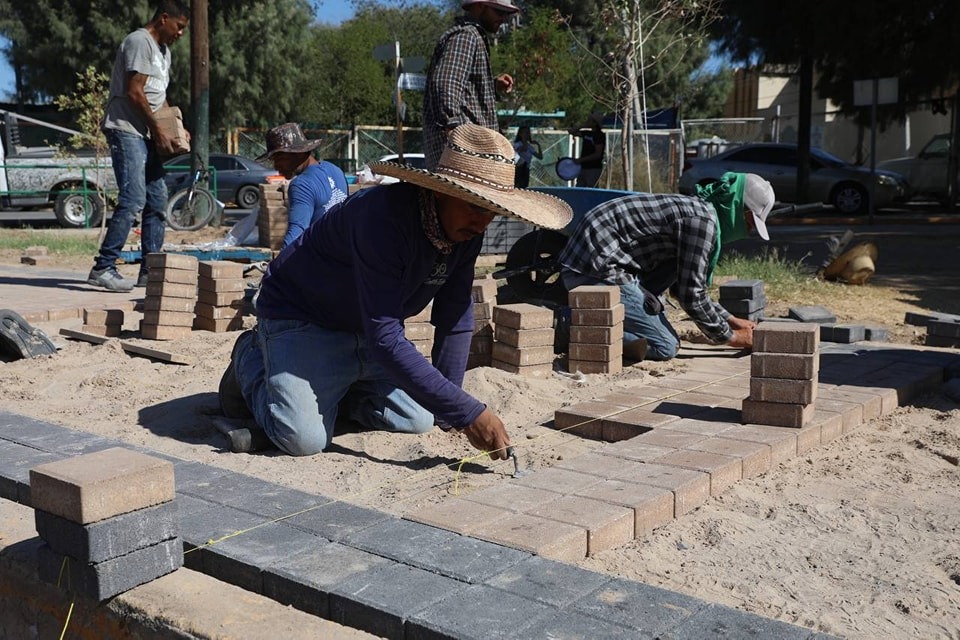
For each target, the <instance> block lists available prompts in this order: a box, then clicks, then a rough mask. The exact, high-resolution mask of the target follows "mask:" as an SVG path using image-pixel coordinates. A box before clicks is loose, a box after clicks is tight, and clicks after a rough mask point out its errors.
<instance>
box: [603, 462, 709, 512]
mask: <svg viewBox="0 0 960 640" xmlns="http://www.w3.org/2000/svg"><path fill="white" fill-rule="evenodd" d="M668 455H669V454H668ZM620 479H621V480H623V481H624V482H634V483H637V484H646V485H650V486H653V487H660V488H663V489H669V490H670V491H672V492H673V498H674V503H673V517H674V518H679V517H680V516H682V515H683V514H685V513H688V512H689V511H692V510H693V509H696V508H697V507H699V506H700V505H702V504H703V503H705V502H706V501H707V498H709V497H710V475H709V474H706V473H703V472H702V471H693V470H691V469H684V468H682V467H677V466H671V465H665V464H658V463H655V462H652V463H647V464H645V465H644V467H643V468H642V469H639V470H638V471H637V472H636V473H633V474H631V475H629V476H626V475H625V476H623V477H622V478H620Z"/></svg>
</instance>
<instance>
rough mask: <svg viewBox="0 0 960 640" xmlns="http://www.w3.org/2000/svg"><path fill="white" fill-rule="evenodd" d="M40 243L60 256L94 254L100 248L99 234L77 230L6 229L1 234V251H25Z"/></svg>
mask: <svg viewBox="0 0 960 640" xmlns="http://www.w3.org/2000/svg"><path fill="white" fill-rule="evenodd" d="M39 245H43V246H45V247H46V248H47V250H48V251H49V252H50V253H52V254H55V255H60V256H92V255H95V254H96V253H97V251H98V250H99V249H100V242H99V240H98V239H97V236H95V235H89V234H85V233H78V232H77V231H75V230H70V231H66V230H62V231H61V230H58V231H52V232H51V231H48V230H46V229H44V230H30V229H26V230H18V229H4V230H3V233H2V234H0V251H4V250H8V251H23V250H24V249H26V248H27V247H34V246H39Z"/></svg>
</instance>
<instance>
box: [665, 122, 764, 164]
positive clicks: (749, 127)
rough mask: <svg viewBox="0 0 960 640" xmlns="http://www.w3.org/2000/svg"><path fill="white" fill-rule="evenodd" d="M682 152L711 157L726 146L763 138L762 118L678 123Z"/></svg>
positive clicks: (689, 155) (724, 149)
mask: <svg viewBox="0 0 960 640" xmlns="http://www.w3.org/2000/svg"><path fill="white" fill-rule="evenodd" d="M680 127H681V130H682V131H683V139H684V144H685V145H686V156H687V157H694V158H712V157H713V156H715V155H717V154H718V153H723V152H724V151H726V150H727V149H728V148H730V147H733V146H736V145H740V144H744V143H745V142H762V141H763V140H764V139H765V132H764V119H763V118H707V119H702V120H684V121H683V122H682V123H681V125H680Z"/></svg>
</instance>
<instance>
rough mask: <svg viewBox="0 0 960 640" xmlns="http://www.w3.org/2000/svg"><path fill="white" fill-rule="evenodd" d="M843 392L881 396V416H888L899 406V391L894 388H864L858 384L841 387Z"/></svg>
mask: <svg viewBox="0 0 960 640" xmlns="http://www.w3.org/2000/svg"><path fill="white" fill-rule="evenodd" d="M839 389H840V390H841V391H853V392H855V393H870V394H874V395H878V396H880V414H881V415H887V414H888V413H890V412H891V411H893V410H894V409H896V408H897V407H898V406H900V405H899V402H898V399H897V390H896V389H894V388H892V387H879V386H862V385H858V384H852V385H840V387H839Z"/></svg>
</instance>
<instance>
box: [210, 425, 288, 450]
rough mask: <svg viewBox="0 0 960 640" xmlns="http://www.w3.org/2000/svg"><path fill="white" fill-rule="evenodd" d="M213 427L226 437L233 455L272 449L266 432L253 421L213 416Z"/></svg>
mask: <svg viewBox="0 0 960 640" xmlns="http://www.w3.org/2000/svg"><path fill="white" fill-rule="evenodd" d="M212 420H213V426H214V427H215V428H216V429H217V431H219V432H220V433H222V434H223V435H225V436H226V437H227V440H228V441H229V443H230V451H232V452H233V453H251V452H254V451H265V450H267V449H272V448H274V445H273V442H272V441H271V440H270V438H269V437H268V436H267V432H266V431H264V430H263V429H261V428H260V427H258V426H257V425H256V424H255V423H254V422H253V420H237V419H232V420H231V419H227V418H221V417H219V416H213V418H212Z"/></svg>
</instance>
